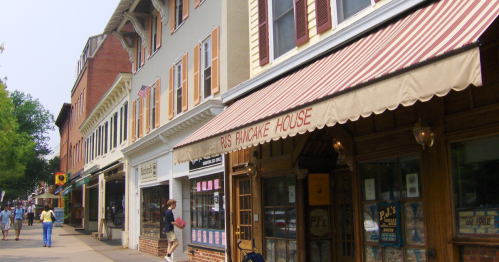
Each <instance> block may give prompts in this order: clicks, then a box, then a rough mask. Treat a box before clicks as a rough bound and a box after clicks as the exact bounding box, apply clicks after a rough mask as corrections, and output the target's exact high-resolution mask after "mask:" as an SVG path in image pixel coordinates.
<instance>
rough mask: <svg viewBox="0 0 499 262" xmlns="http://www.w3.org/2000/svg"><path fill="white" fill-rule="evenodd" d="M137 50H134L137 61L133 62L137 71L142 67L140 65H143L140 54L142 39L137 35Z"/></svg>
mask: <svg viewBox="0 0 499 262" xmlns="http://www.w3.org/2000/svg"><path fill="white" fill-rule="evenodd" d="M136 46H137V48H136V50H135V52H136V53H137V60H136V61H135V64H136V67H137V69H136V70H137V71H138V70H139V69H140V68H141V67H142V64H143V59H144V58H143V57H142V56H143V55H144V54H142V49H143V48H142V38H140V36H138V35H137V45H136Z"/></svg>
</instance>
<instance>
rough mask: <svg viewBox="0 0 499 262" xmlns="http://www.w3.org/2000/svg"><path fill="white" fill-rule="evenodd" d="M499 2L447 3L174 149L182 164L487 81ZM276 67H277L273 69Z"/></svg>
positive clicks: (250, 102)
mask: <svg viewBox="0 0 499 262" xmlns="http://www.w3.org/2000/svg"><path fill="white" fill-rule="evenodd" d="M498 14H499V0H472V1H450V0H442V1H437V2H435V3H433V4H430V5H428V6H426V7H423V8H421V9H418V10H417V11H415V12H413V13H411V14H409V15H408V16H406V17H404V18H401V19H400V20H398V21H396V22H394V23H392V24H390V25H387V26H386V27H384V28H381V29H379V30H377V31H375V32H373V33H371V34H369V35H367V36H364V37H362V38H360V39H359V40H357V41H355V42H353V43H351V44H349V45H347V46H345V47H343V48H342V49H340V50H337V51H335V52H334V53H332V54H330V55H327V56H325V57H323V58H321V59H318V60H317V61H315V62H313V63H311V64H309V65H306V66H304V67H303V68H301V69H299V70H297V71H295V72H292V73H291V74H289V75H287V76H285V77H283V78H280V79H279V80H277V81H275V82H273V83H271V84H269V85H268V86H266V87H264V88H262V89H260V90H258V91H256V92H254V93H252V94H250V95H249V96H247V97H245V98H243V99H241V100H239V101H237V102H235V103H234V104H232V105H231V106H230V107H229V108H228V109H226V110H225V111H224V112H222V113H221V114H220V115H218V116H217V117H215V118H214V119H213V120H212V121H210V122H209V123H207V124H206V125H204V126H203V127H202V128H200V129H199V130H197V131H196V132H194V133H193V134H192V135H190V136H189V137H187V138H186V139H184V140H183V141H182V142H180V143H179V144H177V145H176V146H175V147H174V161H175V163H176V164H177V163H181V162H185V161H191V160H196V159H199V158H202V157H207V156H214V155H218V154H223V153H227V152H230V151H235V150H239V149H244V148H247V147H250V146H256V145H258V144H262V143H265V142H269V141H271V140H277V139H280V138H286V137H288V136H295V135H296V134H303V133H305V132H307V131H309V132H312V131H314V130H315V129H316V128H319V129H322V128H323V127H324V126H325V125H327V126H333V125H335V124H336V123H340V124H343V123H345V122H347V121H348V120H351V121H356V120H358V119H359V118H360V117H361V116H362V117H368V116H370V115H371V114H372V113H375V114H381V113H383V112H384V111H385V110H386V109H389V110H394V109H396V108H397V107H398V106H399V105H403V106H410V105H413V104H414V103H416V101H418V100H419V101H422V102H425V101H428V100H430V99H431V98H432V97H433V96H435V95H436V96H444V95H446V94H447V93H449V92H450V91H451V90H457V91H460V90H463V89H465V88H467V87H468V86H469V85H474V86H481V85H482V78H481V65H480V53H479V49H478V42H479V41H478V39H479V37H480V36H481V35H482V34H483V32H484V31H485V30H486V29H487V27H488V26H489V25H490V24H491V23H492V22H493V21H494V19H496V17H497V16H498ZM270 70H271V69H270Z"/></svg>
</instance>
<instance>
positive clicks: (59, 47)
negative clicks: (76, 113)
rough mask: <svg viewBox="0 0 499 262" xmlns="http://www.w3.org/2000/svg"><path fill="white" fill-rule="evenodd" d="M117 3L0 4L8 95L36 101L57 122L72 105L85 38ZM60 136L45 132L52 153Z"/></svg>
mask: <svg viewBox="0 0 499 262" xmlns="http://www.w3.org/2000/svg"><path fill="white" fill-rule="evenodd" d="M118 3H119V0H65V1H62V0H45V1H39V0H36V1H35V0H27V1H19V0H0V44H1V43H4V47H5V50H4V52H3V54H0V78H2V79H3V78H4V77H7V90H9V91H14V90H19V91H22V92H24V93H26V94H31V96H32V97H33V98H38V99H39V100H40V102H41V104H42V105H43V106H44V107H45V108H46V109H48V110H49V111H50V113H52V114H53V115H54V120H55V119H57V116H58V115H59V111H60V110H61V107H62V104H63V103H64V102H67V103H69V102H70V101H71V88H72V87H73V84H74V81H75V67H76V64H77V62H78V59H79V58H80V55H81V52H82V51H83V47H85V44H86V42H87V40H88V38H89V37H90V36H93V35H98V34H101V33H102V32H103V31H104V27H105V26H106V24H107V22H108V21H109V19H110V18H111V15H112V14H113V12H114V10H115V9H116V6H117V5H118ZM59 141H60V139H59V131H58V129H57V127H56V130H54V131H53V132H50V142H49V145H50V147H51V148H53V147H55V146H57V145H58V144H59Z"/></svg>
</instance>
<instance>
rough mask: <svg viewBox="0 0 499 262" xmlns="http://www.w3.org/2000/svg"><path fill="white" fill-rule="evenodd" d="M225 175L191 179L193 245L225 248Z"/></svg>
mask: <svg viewBox="0 0 499 262" xmlns="http://www.w3.org/2000/svg"><path fill="white" fill-rule="evenodd" d="M223 185H224V178H223V174H216V175H210V176H204V177H202V178H196V179H191V243H194V244H200V245H208V246H214V247H224V241H222V239H225V195H224V186H223Z"/></svg>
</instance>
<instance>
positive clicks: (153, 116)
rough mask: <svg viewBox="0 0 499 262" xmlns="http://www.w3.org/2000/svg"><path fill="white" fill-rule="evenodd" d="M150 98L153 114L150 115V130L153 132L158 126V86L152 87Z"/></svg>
mask: <svg viewBox="0 0 499 262" xmlns="http://www.w3.org/2000/svg"><path fill="white" fill-rule="evenodd" d="M149 94H150V96H151V97H150V98H149V103H150V104H149V108H150V109H149V110H151V112H150V113H149V116H150V118H149V125H150V130H153V129H154V128H156V125H155V120H156V86H153V87H151V90H150V93H149Z"/></svg>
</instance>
